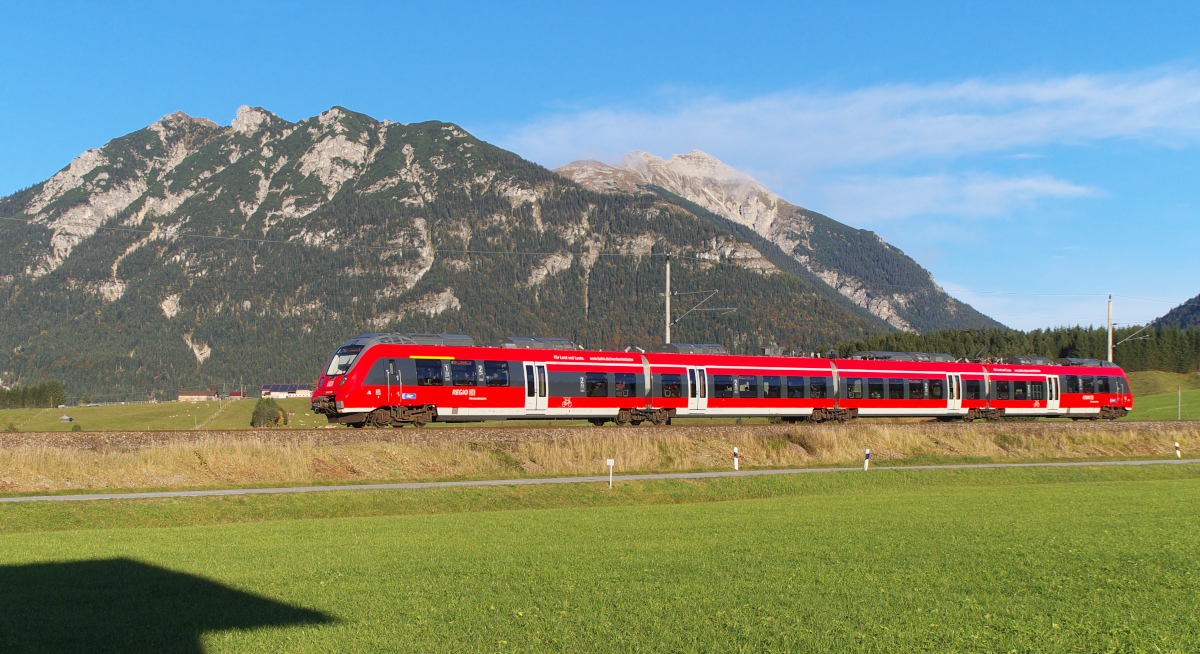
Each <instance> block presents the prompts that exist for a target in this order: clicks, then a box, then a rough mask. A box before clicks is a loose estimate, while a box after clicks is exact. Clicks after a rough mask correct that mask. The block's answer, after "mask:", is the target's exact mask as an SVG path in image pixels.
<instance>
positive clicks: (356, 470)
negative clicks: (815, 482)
mask: <svg viewBox="0 0 1200 654" xmlns="http://www.w3.org/2000/svg"><path fill="white" fill-rule="evenodd" d="M1175 442H1179V443H1180V445H1181V446H1182V447H1183V449H1184V451H1185V452H1195V451H1196V450H1197V449H1198V448H1200V424H1197V423H1188V422H1183V423H1173V422H1157V423H1155V422H1145V423H1133V422H1126V423H1119V422H1118V423H1061V422H1028V423H974V424H961V423H960V424H955V423H946V424H941V423H908V424H894V423H871V422H866V421H863V422H857V423H851V424H847V425H752V426H741V425H724V426H676V427H625V428H618V427H604V428H595V427H578V428H577V427H563V428H520V427H515V428H514V427H504V428H470V427H467V428H461V429H377V430H372V429H363V430H350V429H339V430H328V429H322V430H309V431H299V430H287V431H282V430H281V431H250V432H247V431H230V432H204V431H200V432H197V431H183V432H67V433H63V432H51V433H17V434H0V492H10V493H11V492H47V491H58V490H82V489H133V488H188V487H211V486H245V485H268V484H320V483H329V482H353V481H364V482H365V481H385V480H386V481H416V480H433V479H447V478H489V477H490V478H496V477H501V478H503V477H521V476H568V475H592V474H602V473H604V472H606V471H607V468H606V466H605V465H604V463H605V459H607V458H610V457H613V458H616V460H617V471H618V472H632V471H682V470H723V469H728V468H729V467H730V466H731V465H732V458H731V456H732V450H733V447H734V446H736V447H738V450H739V452H740V455H741V464H742V466H743V467H747V468H748V467H805V466H829V465H849V464H856V463H858V462H860V461H861V460H862V454H863V450H864V449H866V448H870V449H871V453H872V459H874V460H876V461H879V462H884V461H888V460H893V461H895V460H904V459H912V458H930V457H967V458H978V459H990V460H997V461H1017V460H1044V459H1064V458H1087V457H1119V456H1173V455H1174V453H1175V445H1174V444H1175Z"/></svg>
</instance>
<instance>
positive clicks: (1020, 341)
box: [836, 326, 1200, 373]
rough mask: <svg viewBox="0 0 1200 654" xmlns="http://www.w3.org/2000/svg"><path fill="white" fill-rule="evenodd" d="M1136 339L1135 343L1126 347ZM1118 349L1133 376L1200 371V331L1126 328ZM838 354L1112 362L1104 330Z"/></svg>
mask: <svg viewBox="0 0 1200 654" xmlns="http://www.w3.org/2000/svg"><path fill="white" fill-rule="evenodd" d="M1139 330H1140V333H1138V332H1139ZM1135 334H1136V335H1135ZM1130 337H1132V339H1131V340H1128V341H1125V342H1124V343H1121V341H1123V340H1125V339H1126V338H1130ZM1113 343H1114V344H1117V343H1120V344H1119V345H1117V347H1116V348H1115V349H1114V350H1113V363H1116V364H1117V365H1119V366H1121V367H1122V368H1124V369H1125V370H1127V371H1130V372H1133V371H1138V370H1161V371H1164V372H1179V373H1194V372H1197V371H1200V329H1191V330H1181V329H1179V328H1177V327H1164V326H1151V327H1148V328H1145V329H1143V328H1142V327H1124V328H1120V329H1114V330H1113ZM836 349H837V351H838V353H839V355H840V356H843V357H848V356H852V355H853V354H854V353H856V352H863V351H870V350H876V351H880V350H882V351H890V352H942V353H945V354H949V355H951V356H953V357H957V358H962V357H974V356H976V355H980V356H984V357H1003V356H1018V355H1026V356H1042V357H1049V358H1051V359H1059V358H1068V357H1070V358H1081V359H1101V360H1103V359H1106V358H1107V357H1108V332H1107V330H1106V329H1104V328H1102V327H1060V328H1056V329H1035V330H1033V331H1028V332H1023V331H1019V330H1014V329H985V330H976V329H970V330H965V331H961V330H954V329H947V330H942V331H937V332H930V333H927V334H915V333H906V332H894V333H889V334H881V335H878V336H871V337H868V338H864V339H859V340H853V341H843V342H840V343H838V344H837V346H836ZM980 353H982V354H980Z"/></svg>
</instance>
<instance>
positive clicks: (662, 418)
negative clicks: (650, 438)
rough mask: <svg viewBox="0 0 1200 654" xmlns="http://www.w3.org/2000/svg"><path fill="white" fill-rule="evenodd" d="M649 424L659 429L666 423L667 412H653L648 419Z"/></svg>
mask: <svg viewBox="0 0 1200 654" xmlns="http://www.w3.org/2000/svg"><path fill="white" fill-rule="evenodd" d="M650 422H653V423H654V425H655V426H656V427H661V426H662V425H663V424H665V423H666V422H667V412H666V411H655V412H654V415H653V416H652V417H651V418H650Z"/></svg>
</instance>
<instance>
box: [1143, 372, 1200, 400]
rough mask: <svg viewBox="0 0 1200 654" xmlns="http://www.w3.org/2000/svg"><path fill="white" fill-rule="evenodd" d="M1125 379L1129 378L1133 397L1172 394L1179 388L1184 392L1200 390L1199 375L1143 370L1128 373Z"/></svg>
mask: <svg viewBox="0 0 1200 654" xmlns="http://www.w3.org/2000/svg"><path fill="white" fill-rule="evenodd" d="M1126 377H1128V378H1129V387H1130V389H1131V390H1132V391H1133V396H1134V397H1142V396H1146V395H1161V394H1163V393H1174V392H1175V390H1176V389H1177V388H1179V387H1180V386H1182V387H1183V390H1184V391H1189V390H1200V375H1182V374H1179V373H1177V372H1159V371H1157V370H1145V371H1142V372H1131V373H1128V374H1127V375H1126Z"/></svg>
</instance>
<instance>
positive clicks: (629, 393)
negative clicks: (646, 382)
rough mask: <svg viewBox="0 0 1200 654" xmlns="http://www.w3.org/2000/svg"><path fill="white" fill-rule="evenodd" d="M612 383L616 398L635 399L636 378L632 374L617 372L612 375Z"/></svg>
mask: <svg viewBox="0 0 1200 654" xmlns="http://www.w3.org/2000/svg"><path fill="white" fill-rule="evenodd" d="M613 381H614V382H615V383H614V384H613V387H614V388H616V391H617V397H637V376H635V375H634V374H633V373H632V372H618V373H616V374H614V375H613Z"/></svg>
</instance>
